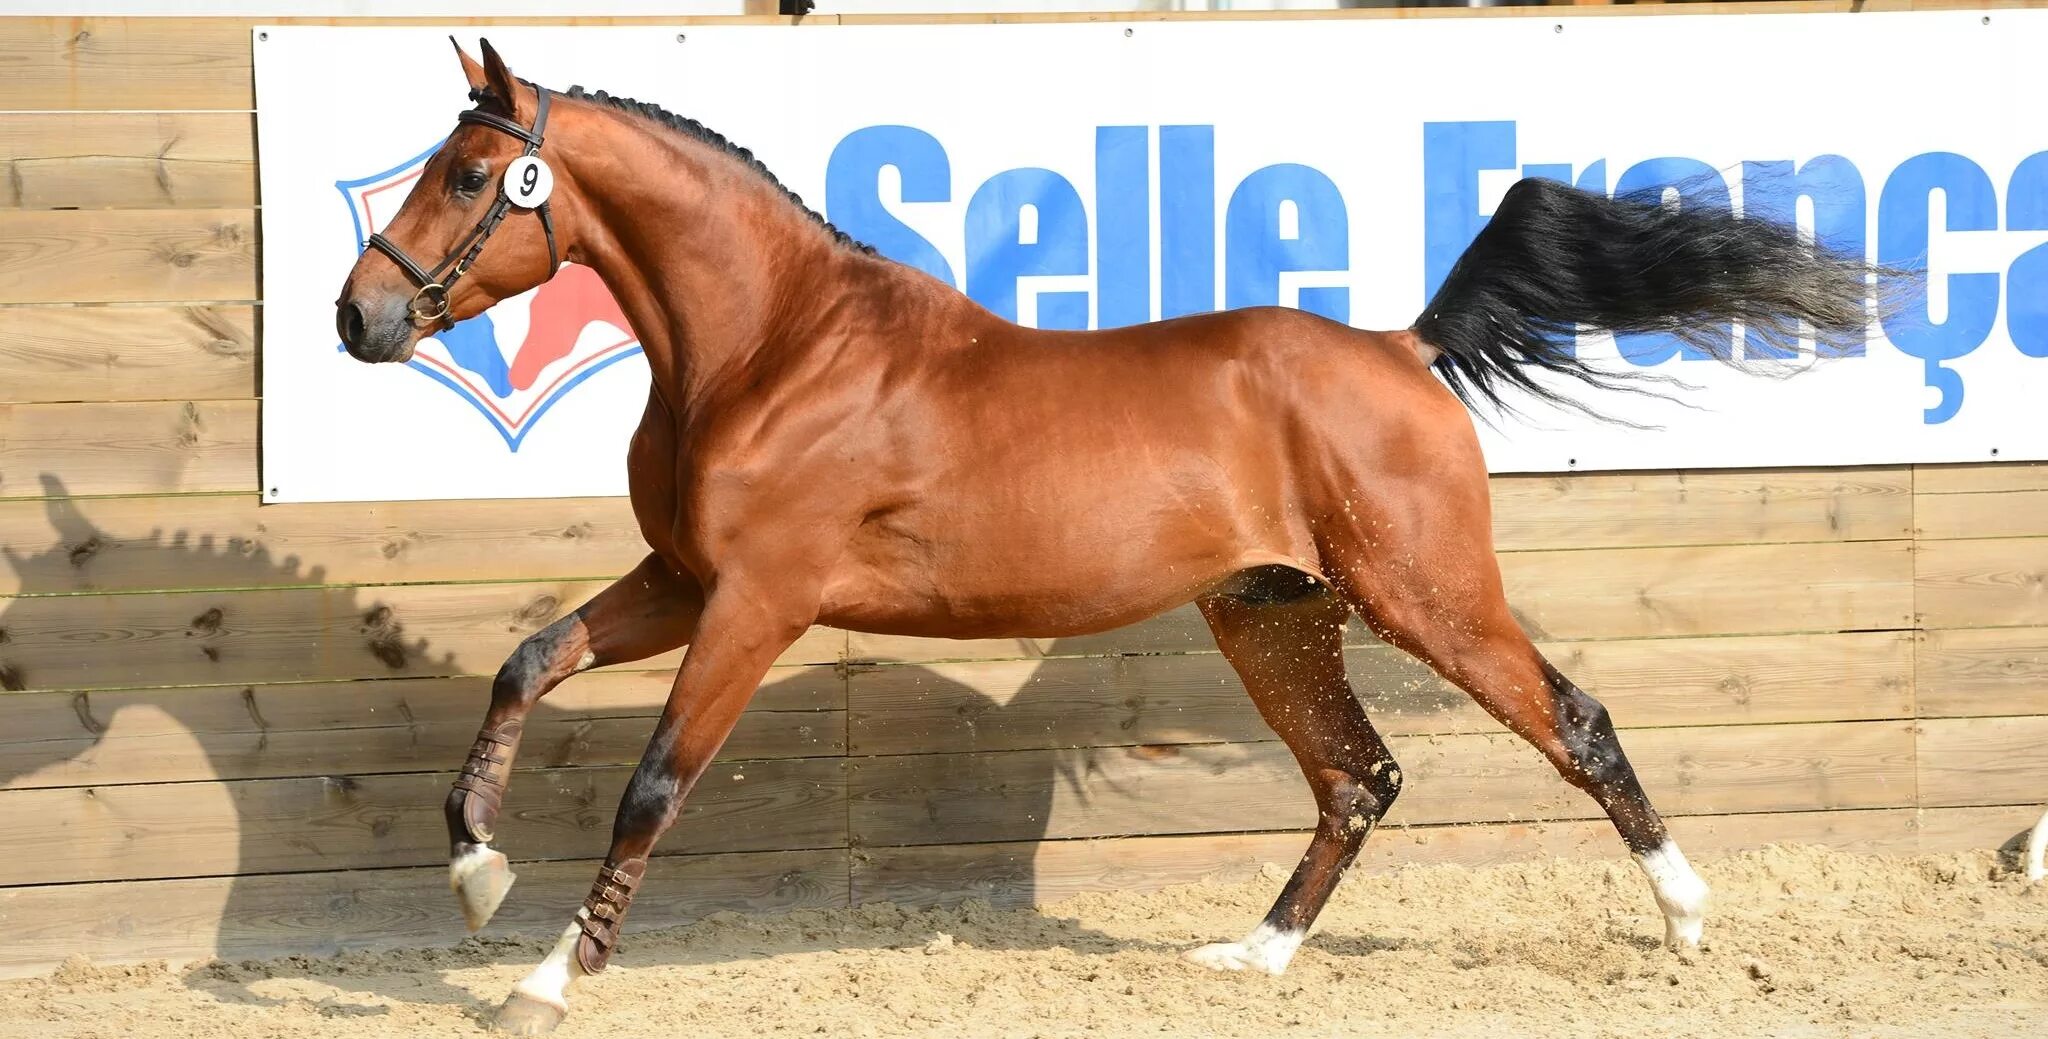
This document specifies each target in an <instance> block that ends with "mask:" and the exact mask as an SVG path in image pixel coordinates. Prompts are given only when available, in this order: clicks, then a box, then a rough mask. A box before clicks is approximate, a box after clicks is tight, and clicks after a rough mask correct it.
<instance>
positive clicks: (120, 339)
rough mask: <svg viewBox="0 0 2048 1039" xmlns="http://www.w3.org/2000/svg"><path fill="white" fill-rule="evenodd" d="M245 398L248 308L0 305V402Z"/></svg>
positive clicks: (251, 355)
mask: <svg viewBox="0 0 2048 1039" xmlns="http://www.w3.org/2000/svg"><path fill="white" fill-rule="evenodd" d="M255 395H256V309H255V308H254V307H247V306H222V307H212V306H191V307H125V306H112V307H7V308H0V403H17V402H25V403H38V402H46V401H127V400H209V399H215V398H245V397H254V396H255ZM0 543H5V541H4V538H0Z"/></svg>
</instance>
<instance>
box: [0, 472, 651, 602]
mask: <svg viewBox="0 0 2048 1039" xmlns="http://www.w3.org/2000/svg"><path fill="white" fill-rule="evenodd" d="M0 545H6V546H9V552H10V555H11V556H12V558H11V559H10V564H11V565H10V566H7V567H0V595H39V594H58V593H67V592H112V591H155V590H179V589H188V588H263V587H290V586H303V585H308V584H384V583H424V582H434V581H474V580H489V579H503V578H508V577H518V578H529V579H537V578H548V579H556V580H564V579H579V578H581V579H589V578H612V577H614V576H616V575H619V574H623V573H626V572H628V571H630V570H631V569H632V568H633V567H634V566H636V565H638V564H639V562H640V560H642V559H644V558H646V556H647V552H648V549H647V543H646V542H645V541H644V540H642V539H641V536H640V526H639V524H638V523H637V522H635V520H634V519H633V510H632V507H631V505H630V504H629V503H628V502H627V500H626V499H624V498H549V499H541V500H527V499H489V500H474V501H395V502H338V503H332V504H329V503H317V504H290V505H263V504H262V501H261V498H260V497H259V496H258V495H256V494H254V493H250V494H239V495H232V496H228V495H221V496H205V497H197V496H187V497H180V498H174V499H163V498H108V499H102V500H82V501H80V500H73V501H66V500H63V499H57V498H49V499H43V500H22V501H12V502H0Z"/></svg>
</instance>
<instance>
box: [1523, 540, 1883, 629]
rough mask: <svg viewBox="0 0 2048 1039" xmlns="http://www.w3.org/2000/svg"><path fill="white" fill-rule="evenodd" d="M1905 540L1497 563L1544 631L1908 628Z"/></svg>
mask: <svg viewBox="0 0 2048 1039" xmlns="http://www.w3.org/2000/svg"><path fill="white" fill-rule="evenodd" d="M1909 547H1910V546H1909V544H1908V543H1907V542H1903V541H1864V542H1848V543H1842V544H1810V545H1721V546H1712V547H1702V548H1637V549H1612V550H1600V551H1588V552H1517V553H1511V554H1508V555H1505V556H1503V557H1502V558H1501V570H1502V575H1503V577H1504V579H1505V581H1506V585H1507V592H1508V602H1509V605H1510V606H1512V607H1513V608H1514V610H1515V615H1516V617H1517V618H1518V619H1519V620H1520V621H1521V623H1522V626H1523V627H1524V628H1525V629H1527V630H1528V631H1529V633H1530V635H1531V636H1532V637H1534V638H1538V639H1570V638H1630V637H1640V636H1651V635H1752V634H1767V633H1772V632H1800V631H1872V630H1889V629H1901V628H1908V627H1911V626H1912V623H1913V587H1912V580H1911V574H1912V566H1913V563H1912V558H1911V554H1910V552H1909Z"/></svg>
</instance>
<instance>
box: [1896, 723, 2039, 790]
mask: <svg viewBox="0 0 2048 1039" xmlns="http://www.w3.org/2000/svg"><path fill="white" fill-rule="evenodd" d="M1919 761H1920V803H1921V804H1923V805H2029V806H2035V807H2038V806H2040V805H2042V804H2048V715H2030V716H2025V717H2017V718H1930V719H1928V720H1926V721H1924V722H1921V723H1920V754H1919Z"/></svg>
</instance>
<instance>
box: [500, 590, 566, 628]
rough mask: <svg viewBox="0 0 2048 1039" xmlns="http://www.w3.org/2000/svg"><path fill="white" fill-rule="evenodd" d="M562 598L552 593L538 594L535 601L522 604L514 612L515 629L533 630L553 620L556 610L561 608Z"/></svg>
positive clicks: (513, 623) (513, 622)
mask: <svg viewBox="0 0 2048 1039" xmlns="http://www.w3.org/2000/svg"><path fill="white" fill-rule="evenodd" d="M561 607H562V600H560V599H558V598H556V597H554V596H552V595H536V596H534V597H533V601H531V602H529V603H527V604H526V605H524V606H521V607H520V608H519V609H518V610H516V611H514V612H513V614H512V630H513V631H532V630H534V629H537V628H539V627H541V626H542V625H544V624H546V623H547V622H548V621H550V620H553V619H554V616H555V611H556V610H558V609H561Z"/></svg>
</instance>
